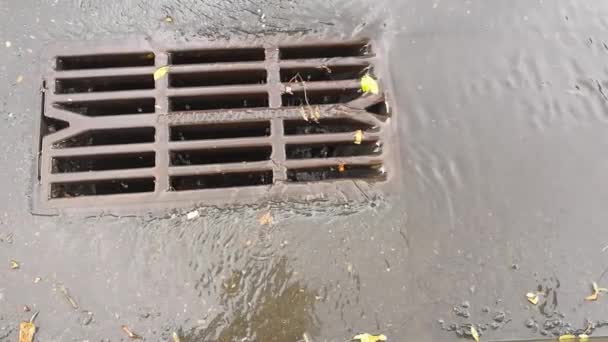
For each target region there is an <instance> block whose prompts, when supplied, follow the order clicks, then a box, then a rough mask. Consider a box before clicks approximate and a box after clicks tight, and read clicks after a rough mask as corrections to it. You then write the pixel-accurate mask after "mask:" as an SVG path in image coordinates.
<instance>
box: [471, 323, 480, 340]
mask: <svg viewBox="0 0 608 342" xmlns="http://www.w3.org/2000/svg"><path fill="white" fill-rule="evenodd" d="M471 336H473V339H474V340H475V342H479V333H478V332H477V329H475V326H473V325H471Z"/></svg>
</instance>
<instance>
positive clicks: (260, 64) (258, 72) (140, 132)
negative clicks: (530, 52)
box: [34, 40, 392, 213]
mask: <svg viewBox="0 0 608 342" xmlns="http://www.w3.org/2000/svg"><path fill="white" fill-rule="evenodd" d="M83 51H84V52H85V53H84V54H83V53H82V52H83ZM376 58H377V55H376V53H375V51H374V50H373V48H372V44H371V43H370V42H369V41H366V40H358V41H348V42H314V43H297V44H285V45H282V44H270V45H266V46H253V47H247V46H245V47H243V46H229V45H222V46H210V45H204V44H200V45H197V44H191V45H189V46H185V47H184V46H180V47H178V48H174V47H171V46H162V47H160V46H157V44H152V43H151V42H149V41H145V40H142V41H136V42H127V43H125V44H107V45H100V44H93V43H90V44H85V45H78V46H72V45H69V46H66V45H62V46H61V47H59V48H57V49H54V50H53V51H52V52H51V56H50V58H49V59H48V60H49V61H50V64H49V66H48V72H47V73H46V75H45V77H44V84H43V94H42V115H41V117H40V120H39V126H38V127H37V128H38V133H39V134H37V137H36V138H37V140H36V152H37V154H38V163H37V164H38V165H37V169H36V175H35V184H34V211H35V212H39V213H44V212H54V211H58V210H59V211H63V210H72V209H77V210H89V209H94V210H114V209H125V208H126V209H127V210H131V209H133V208H143V209H148V208H155V207H156V208H158V207H175V206H180V205H189V204H194V203H197V204H198V203H203V204H213V205H216V204H230V203H233V202H238V203H242V202H252V201H258V200H260V199H286V198H303V199H306V198H310V197H311V196H313V197H315V196H319V195H320V196H332V195H340V196H345V195H346V196H347V197H348V195H347V194H348V193H349V190H350V192H351V193H352V192H353V191H360V192H365V191H371V190H373V189H376V188H383V189H386V188H387V186H386V183H387V182H388V180H389V176H391V168H390V167H389V165H387V164H388V163H387V160H388V159H389V158H388V157H387V156H388V155H389V153H388V151H387V150H390V148H388V149H387V141H388V139H389V138H390V136H392V134H391V130H390V129H389V128H390V122H391V120H390V118H391V114H390V113H389V111H388V107H387V102H386V99H385V96H384V95H383V94H382V95H371V94H362V93H361V91H360V89H359V88H360V84H359V78H360V77H361V76H362V75H364V74H365V73H373V72H374V67H375V66H374V62H375V60H376ZM165 65H168V66H169V71H168V74H167V75H166V76H165V77H163V78H161V79H159V80H154V77H153V74H154V71H155V70H156V69H157V68H159V67H161V66H165ZM358 130H360V131H361V132H363V139H362V141H361V143H360V144H355V143H354V135H355V133H356V132H357V131H358ZM354 189H356V190H354Z"/></svg>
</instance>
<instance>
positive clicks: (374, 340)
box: [353, 333, 386, 342]
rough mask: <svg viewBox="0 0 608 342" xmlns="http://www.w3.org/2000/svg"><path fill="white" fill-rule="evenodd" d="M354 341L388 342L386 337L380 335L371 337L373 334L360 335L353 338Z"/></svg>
mask: <svg viewBox="0 0 608 342" xmlns="http://www.w3.org/2000/svg"><path fill="white" fill-rule="evenodd" d="M353 340H359V341H361V342H378V341H386V336H384V335H382V334H380V335H371V334H367V333H365V334H359V335H357V336H355V337H353Z"/></svg>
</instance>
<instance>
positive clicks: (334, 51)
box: [279, 42, 370, 59]
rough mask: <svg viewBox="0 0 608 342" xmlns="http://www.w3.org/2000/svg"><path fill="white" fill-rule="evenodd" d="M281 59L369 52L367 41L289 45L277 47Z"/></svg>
mask: <svg viewBox="0 0 608 342" xmlns="http://www.w3.org/2000/svg"><path fill="white" fill-rule="evenodd" d="M279 54H280V58H281V59H301V58H332V57H358V56H367V55H369V54H370V48H369V44H368V43H367V42H358V43H352V44H334V45H310V46H290V47H282V48H279Z"/></svg>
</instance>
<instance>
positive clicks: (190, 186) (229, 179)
mask: <svg viewBox="0 0 608 342" xmlns="http://www.w3.org/2000/svg"><path fill="white" fill-rule="evenodd" d="M170 183H171V188H172V190H173V191H184V190H200V189H217V188H231V187H245V186H257V185H269V184H272V171H256V172H242V173H226V174H214V175H198V176H175V177H171V179H170Z"/></svg>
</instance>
